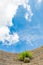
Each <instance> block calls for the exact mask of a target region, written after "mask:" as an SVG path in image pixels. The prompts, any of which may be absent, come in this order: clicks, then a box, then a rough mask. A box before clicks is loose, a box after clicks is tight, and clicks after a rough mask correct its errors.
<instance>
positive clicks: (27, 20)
mask: <svg viewBox="0 0 43 65" xmlns="http://www.w3.org/2000/svg"><path fill="white" fill-rule="evenodd" d="M0 3H1V5H0V14H1V15H0V50H4V51H7V52H22V51H25V50H33V49H35V48H38V47H40V46H43V8H42V6H43V1H42V0H32V1H31V0H27V1H26V0H24V1H21V0H18V1H15V0H12V2H11V1H10V0H7V1H5V0H4V2H3V1H0ZM5 3H7V4H5ZM4 4H5V5H6V8H5V5H4ZM14 4H15V5H14ZM3 5H4V6H3ZM2 10H3V11H2Z"/></svg>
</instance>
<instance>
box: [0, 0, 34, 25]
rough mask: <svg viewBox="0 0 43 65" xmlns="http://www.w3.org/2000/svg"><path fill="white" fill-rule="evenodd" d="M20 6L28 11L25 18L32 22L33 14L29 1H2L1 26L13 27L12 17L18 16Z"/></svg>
mask: <svg viewBox="0 0 43 65" xmlns="http://www.w3.org/2000/svg"><path fill="white" fill-rule="evenodd" d="M20 5H22V6H23V7H24V8H25V9H26V10H27V12H26V13H25V16H24V17H25V18H26V19H27V20H30V19H31V17H32V16H33V13H32V10H31V7H30V5H29V4H28V0H12V1H11V0H0V25H9V26H11V25H13V23H12V17H13V16H15V15H16V12H17V9H18V7H19V6H20Z"/></svg>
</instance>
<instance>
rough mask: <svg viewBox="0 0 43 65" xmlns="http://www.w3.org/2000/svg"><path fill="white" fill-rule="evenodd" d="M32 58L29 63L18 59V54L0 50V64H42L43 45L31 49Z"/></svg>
mask: <svg viewBox="0 0 43 65" xmlns="http://www.w3.org/2000/svg"><path fill="white" fill-rule="evenodd" d="M31 53H32V54H33V58H32V59H31V61H30V63H24V62H22V61H19V60H18V54H16V53H8V52H4V51H0V65H43V46H42V47H40V48H37V49H35V50H32V51H31Z"/></svg>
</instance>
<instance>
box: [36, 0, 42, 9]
mask: <svg viewBox="0 0 43 65" xmlns="http://www.w3.org/2000/svg"><path fill="white" fill-rule="evenodd" d="M41 3H42V0H36V4H35V7H36V9H40V6H41Z"/></svg>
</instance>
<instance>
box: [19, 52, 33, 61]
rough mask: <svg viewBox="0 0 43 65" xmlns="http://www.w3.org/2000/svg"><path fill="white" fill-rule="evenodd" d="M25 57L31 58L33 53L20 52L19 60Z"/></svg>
mask: <svg viewBox="0 0 43 65" xmlns="http://www.w3.org/2000/svg"><path fill="white" fill-rule="evenodd" d="M25 57H28V58H30V59H31V58H32V53H30V52H27V51H25V52H22V53H20V54H19V56H18V58H19V60H21V61H24V59H25Z"/></svg>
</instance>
